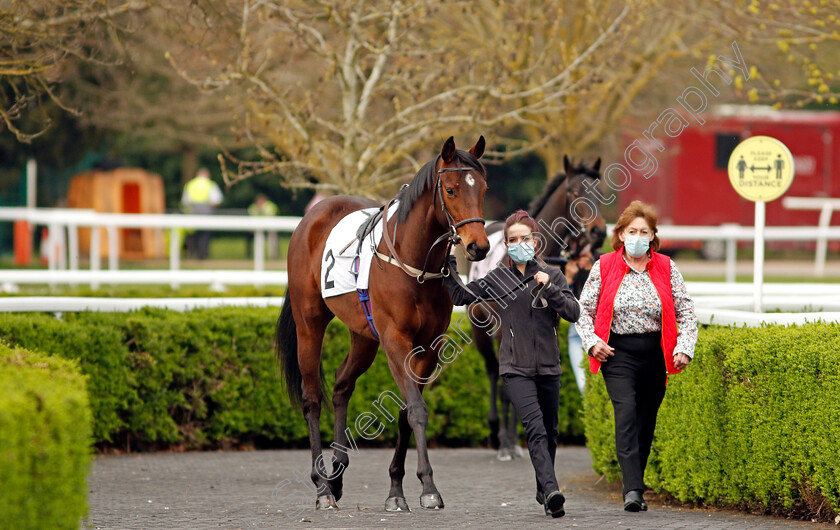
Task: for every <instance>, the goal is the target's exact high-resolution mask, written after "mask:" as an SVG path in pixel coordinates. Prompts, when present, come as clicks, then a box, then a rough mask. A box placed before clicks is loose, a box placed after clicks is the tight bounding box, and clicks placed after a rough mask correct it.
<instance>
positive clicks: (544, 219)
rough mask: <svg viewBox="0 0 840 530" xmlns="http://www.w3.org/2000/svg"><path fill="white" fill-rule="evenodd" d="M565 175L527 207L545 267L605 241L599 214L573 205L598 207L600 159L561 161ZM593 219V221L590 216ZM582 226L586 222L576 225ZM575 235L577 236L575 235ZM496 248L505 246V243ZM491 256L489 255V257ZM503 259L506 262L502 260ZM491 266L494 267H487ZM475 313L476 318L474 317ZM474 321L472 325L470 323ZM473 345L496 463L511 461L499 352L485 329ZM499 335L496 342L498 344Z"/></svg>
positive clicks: (494, 228) (479, 310) (479, 316)
mask: <svg viewBox="0 0 840 530" xmlns="http://www.w3.org/2000/svg"><path fill="white" fill-rule="evenodd" d="M563 168H564V171H565V172H564V173H558V174H557V175H556V176H555V177H554V178H553V179H552V180H551V181H550V182H549V183H548V184H546V186H545V189H544V190H543V192H542V193H541V194H540V195H539V196H537V197H535V198H534V199H533V200H532V201H531V204H530V206H529V212H528V213H530V214H531V217H533V218H534V219H535V220H536V221H537V223H539V225H540V231H541V232H542V236H543V237H541V238H540V242H541V243H542V245H543V246H542V248H540V249H538V251H539V255H540V257H541V258H542V259H543V260H545V261H547V262H548V263H555V264H556V263H560V262H562V261H561V260H563V259H574V258H576V257H577V256H578V255H579V254H580V253H581V251H583V250H584V249H586V248H591V249H598V248H599V247H600V246H601V244H602V243H603V242H604V238H605V237H606V233H607V232H606V223H605V221H604V218H603V217H602V216H601V213H600V209H599V208H598V209H596V212H592V211H591V207H587V206H586V204H585V203H584V204H582V201H576V199H578V198H581V197H582V198H586V199H589V201H591V203H592V204H594V205H596V206H597V205H598V204H599V203H600V201H599V199H598V197H597V192H596V191H593V190H594V186H595V185H597V184H598V181H599V179H600V178H601V174H600V172H599V171H600V169H601V159H600V158H599V159H598V160H597V161H596V162H595V163H594V164H593V165H592V166H586V165H584V164H583V163H582V162H581V163H580V164H578V165H573V164H572V163H571V161H570V160H569V158H568V157H566V156H564V157H563ZM573 208H575V209H576V213H577V216H575V215H573V212H572V209H573ZM593 214H594V215H593ZM560 218H563V219H566V220H568V221H570V224H571V226H567V225H566V224H564V223H556V224H555V222H556V220H557V219H560ZM578 219H580V220H585V222H579V221H577V220H578ZM546 226H549V227H550V226H555V227H556V228H555V230H554V231H553V232H554V237H549V236H548V235H547V234H546V232H547V228H545V227H546ZM503 228H504V223H503V222H497V223H492V224H490V225H488V226H487V235H488V236H490V235H491V234H494V233H496V232H500V231H501V230H502V229H503ZM575 232H577V233H575ZM500 244H502V245H504V242H501V243H500ZM492 254H495V253H494V252H493V250H491V255H492ZM505 259H507V258H505ZM486 265H487V266H490V267H492V266H494V265H495V263H493V264H486ZM484 303H489V304H491V306H490V307H491V308H492V309H493V310H494V311H495V310H496V308H495V307H493V306H494V303H493V302H483V303H477V304H474V306H475V307H471V308H470V310H471V311H472V312H471V313H470V314H474V315H475V318H476V320H478V321H479V322H481V321H483V320H484V319H489V318H490V316H489V315H488V314H487V312H486V310H485V309H484V308H483V307H482V306H483V304H484ZM473 312H474V313H473ZM471 320H472V319H471ZM472 333H473V338H474V339H475V345H476V348H477V349H478V351H479V353H481V356H482V357H483V358H484V366H485V368H486V369H487V376H488V377H489V378H490V413H489V415H488V421H489V423H490V445H491V447H493V449H498V451H499V452H498V458H499V460H510V459H512V458H513V457H514V456H516V455H517V452H516V448H517V447H518V443H517V442H518V435H517V420H516V416H515V414H514V413H513V412H512V410H511V408H510V400H509V399H508V397H507V395H506V394H505V392H504V390H503V389H500V388H499V386H500V385H499V358H498V357H497V355H496V351H497V348H496V346H495V344H494V342H493V340H494V337H491V336H490V335H488V333H487V326H485V327H479V326H476V325H475V324H473V325H472ZM498 338H499V337H498V332H497V334H496V337H495V339H496V342H497V343H498ZM497 395H498V396H500V397H501V405H502V420H503V421H502V422H501V424H500V422H499V413H498V409H497V403H496V402H497V397H496V396H497Z"/></svg>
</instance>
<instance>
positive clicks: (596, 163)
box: [592, 156, 601, 171]
mask: <svg viewBox="0 0 840 530" xmlns="http://www.w3.org/2000/svg"><path fill="white" fill-rule="evenodd" d="M592 169H594V170H595V171H600V170H601V157H600V156H599V157H598V160H596V161H595V165H594V166H592Z"/></svg>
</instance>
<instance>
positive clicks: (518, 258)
mask: <svg viewBox="0 0 840 530" xmlns="http://www.w3.org/2000/svg"><path fill="white" fill-rule="evenodd" d="M536 255H537V251H536V250H534V245H533V244H532V243H531V242H529V241H520V242H519V243H516V244H513V245H508V256H510V259H512V260H513V261H515V262H516V263H519V264H522V263H528V262H529V261H531V260H532V259H534V256H536Z"/></svg>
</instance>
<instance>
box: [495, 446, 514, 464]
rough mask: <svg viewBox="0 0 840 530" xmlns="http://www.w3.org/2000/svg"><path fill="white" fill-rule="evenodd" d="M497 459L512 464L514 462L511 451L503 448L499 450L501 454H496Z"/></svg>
mask: <svg viewBox="0 0 840 530" xmlns="http://www.w3.org/2000/svg"><path fill="white" fill-rule="evenodd" d="M496 459H497V460H499V461H501V462H510V461H511V460H513V455H512V454H511V452H510V449H508V448H507V447H502V448H501V449H499V452H498V453H496Z"/></svg>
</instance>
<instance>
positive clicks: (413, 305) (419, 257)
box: [277, 137, 489, 511]
mask: <svg viewBox="0 0 840 530" xmlns="http://www.w3.org/2000/svg"><path fill="white" fill-rule="evenodd" d="M483 153H484V137H481V138H479V140H478V142H477V143H476V144H475V146H473V147H472V149H470V150H469V152H467V151H462V150H458V149H456V147H455V141H454V139H453V138H451V137H450V138H449V139H448V140H447V141H446V142H445V143H444V145H443V148H442V150H441V152H440V155H439V156H438V157H437V158H435V159H434V160H433V161H430V162H428V163H426V164H425V165H424V166H423V167H422V169H420V171H419V172H418V173H417V175H416V176H415V177H414V179H413V180H412V181H411V183H410V184H408V185H406V186H404V187H403V188H402V189H401V190H400V192H399V194H398V196H397V199H399V206H398V210H397V212H396V214H395V215H393V216H392V217H391V218H390V219H387V222H386V223H385V230H384V233H383V237H382V241H381V242H380V243H379V248H378V250H379V252H381V253H382V255H381V256H378V257H377V256H374V262H373V264H372V265H371V271H370V283H369V296H370V305H371V309H372V314H373V320H374V322H375V327H376V328H377V329H378V330H379V338H377V337H376V336H375V335H374V334H373V332H372V330H371V327H370V326H369V325H368V322H367V320H366V318H365V314H364V313H363V310H362V305H361V302H360V300H359V297H358V296H357V293H356V292H350V293H346V294H342V295H339V296H331V297H328V298H322V296H321V290H320V285H321V284H320V278H321V267H322V266H325V264H324V263H322V257H323V255H324V254H323V253H324V247H325V245H326V240H327V237H328V235H329V233H330V230H331V229H332V228H333V227H334V226H335V225H336V224H337V223H338V221H339V220H341V219H342V218H343V217H344V216H346V215H347V214H349V213H351V212H353V211H356V210H361V209H363V208H369V207H377V206H380V205H379V204H378V203H376V202H374V201H371V200H368V199H363V198H357V197H348V196H338V197H331V198H328V199H324V200H323V201H321V202H319V203H318V204H317V205H316V206H315V207H314V208H312V210H310V211H309V213H307V214H306V216H304V217H303V219H302V220H301V222H300V224H299V225H298V227H297V229H296V230H295V232H294V233H293V234H292V237H291V240H290V242H289V254H288V255H289V259H288V270H289V279H290V281H289V288H288V290H287V291H286V298H285V300H284V302H283V308H282V310H281V313H280V318H279V319H278V322H277V354H278V357H279V358H280V360H281V368H282V370H283V373H284V376H285V379H286V385H287V389H288V392H289V396H290V397H291V399H292V401H293V402H297V403H301V404H302V408H303V415H304V417H305V418H306V423H307V425H308V428H309V443H310V447H311V450H312V474H311V477H312V481H313V482H314V483H315V486H316V487H317V489H318V493H317V498H316V503H315V505H316V508H337V505H336V502H337V501H338V500H339V499H341V495H342V486H343V472H344V470H345V469H346V467H347V466H348V464H349V457H348V454H347V452H348V451H347V450H341V449H342V448H344V449H346V448H347V447H348V439H347V434H346V431H345V429H346V428H347V403H348V401H349V400H350V396H351V395H352V393H353V389H354V388H355V385H356V380H357V379H358V378H359V376H361V375H362V374H363V373H364V372H365V371H366V370H367V369H368V368H369V367H370V365H371V363H373V360H374V357H376V353H377V349H378V347H379V345H380V344H381V345H382V349H383V350H384V352H385V355H386V356H387V358H388V367H389V368H390V370H391V374H392V375H393V376H394V381H396V383H397V386H398V387H399V390H400V392H401V394H402V397H403V399H404V400H405V403H404V404H401V405H400V411H399V420H398V426H399V432H398V435H397V447H396V451H395V453H394V458H393V460H392V462H391V466H390V468H389V473H390V476H391V490H390V493H389V494H388V499H387V500H386V502H385V509H386V510H388V511H403V510H408V509H409V508H408V503H407V502H406V500H405V495H404V493H403V476H404V475H405V458H406V451H407V450H408V442H409V437H410V436H411V434H412V433H414V439H415V442H416V444H417V476H418V478H419V479H420V481H421V482H422V484H423V493H422V495H421V496H420V505H421V506H422V507H423V508H429V509H436V508H443V506H444V504H443V499H442V498H441V496H440V493H438V490H437V488H436V487H435V483H434V481H433V480H432V466H431V464H430V463H429V455H428V451H427V448H426V424H427V421H428V411H427V408H426V403H425V402H424V401H423V396H422V392H423V388H424V384H423V383H420V382H419V381H430V380H431V377H430V376H431V374H432V373H433V372H434V371H435V369H436V367H437V366H438V361H439V351H438V349H439V348H440V347H441V344H440V341H438V342H437V343H436V342H435V339H437V338H438V337H440V336H441V335H443V334H444V333H445V331H446V329H447V327H448V326H449V323H450V318H451V315H452V302H451V301H450V300H449V295H448V293H447V291H446V289H445V288H444V285H443V279H442V277H441V276H442V273H443V271H444V270H448V268H447V269H445V267H447V257H448V256H447V254H448V251H449V244H452V243H460V244H462V245H463V247H464V251H465V253H466V255H467V258H468V259H470V260H473V261H478V260H482V259H484V257H485V256H486V255H487V251H488V250H489V244H488V242H487V234H486V233H485V231H484V219H483V213H482V212H483V207H484V193H485V191H486V189H487V183H486V179H487V173H486V171H485V168H484V166H483V165H482V163H481V162H480V161H479V158H481V155H482V154H483ZM389 205H390V203H389ZM384 212H385V214H386V215H387V212H388V207H387V206H386V207H384ZM383 219H385V217H383ZM441 242H443V243H447V242H448V244H439V243H441ZM427 264H428V269H426V265H427ZM420 267H423V269H422V271H425V273H421V270H420V269H419V268H420ZM418 276H422V277H418ZM333 317H338V318H339V319H340V320H341V321H342V322H344V323H345V324H346V325H347V327H348V328H349V329H350V351H349V353H348V355H347V357H346V358H345V359H344V361H343V362H342V363H341V366H340V367H339V368H338V370H337V372H336V378H335V387H334V390H333V396H332V403H333V406H334V408H335V443H333V444H332V447H333V448H334V449H335V451H334V452H333V460H332V462H333V466H332V472H328V471H327V470H326V464H325V463H324V457H323V453H322V449H323V447H322V443H321V432H320V428H319V418H320V416H321V402H322V400H323V399H325V397H324V394H325V389H324V381H323V373H322V370H321V346H322V343H323V338H324V332H325V330H326V328H327V324H328V323H329V322H330V321H331V320H332V319H333ZM418 347H420V348H421V349H420V350H419V352H420V353H419V354H418V353H417V351H418V350H417V348H418ZM409 371H410V372H412V373H411V374H410V373H408V372H409ZM392 400H393V401H396V400H394V399H393V398H392ZM391 419H393V417H391ZM357 425H358V421H357ZM357 428H358V427H357Z"/></svg>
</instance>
